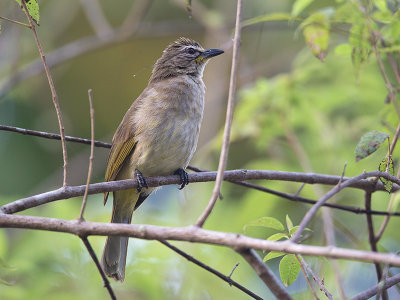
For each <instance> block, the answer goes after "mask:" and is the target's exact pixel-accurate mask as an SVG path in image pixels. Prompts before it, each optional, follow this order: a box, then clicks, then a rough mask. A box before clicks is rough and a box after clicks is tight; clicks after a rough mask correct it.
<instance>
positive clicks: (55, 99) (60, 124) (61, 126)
mask: <svg viewBox="0 0 400 300" xmlns="http://www.w3.org/2000/svg"><path fill="white" fill-rule="evenodd" d="M21 5H22V7H23V8H24V12H25V14H26V17H27V18H28V21H29V25H30V28H31V30H32V33H33V36H34V38H35V42H36V45H37V48H38V50H39V53H40V58H41V60H42V63H43V67H44V70H45V72H46V76H47V80H48V82H49V86H50V91H51V96H52V99H53V104H54V107H55V109H56V113H57V120H58V127H59V129H60V135H61V147H62V153H63V160H64V180H63V186H64V187H66V186H67V164H68V161H67V146H66V145H65V134H64V124H63V120H62V116H61V111H60V105H59V103H58V96H57V93H56V89H55V87H54V83H53V78H52V77H51V74H50V70H49V67H48V66H47V62H46V57H45V55H44V52H43V49H42V46H41V45H40V41H39V37H38V35H37V33H36V27H35V24H33V21H32V17H31V15H30V14H29V11H28V8H27V7H26V4H25V1H21Z"/></svg>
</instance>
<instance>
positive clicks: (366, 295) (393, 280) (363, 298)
mask: <svg viewBox="0 0 400 300" xmlns="http://www.w3.org/2000/svg"><path fill="white" fill-rule="evenodd" d="M399 282H400V274H396V275H394V276H392V277H390V278H387V279H386V280H385V284H384V285H383V287H382V286H381V285H380V284H377V285H375V286H373V287H371V288H369V289H368V290H366V291H364V292H362V293H359V294H358V295H357V296H355V297H353V298H351V299H350V300H367V299H370V298H371V297H373V296H375V295H376V294H377V293H378V291H379V290H380V289H381V290H382V289H384V290H387V289H389V288H391V287H392V286H394V285H395V284H398V283H399Z"/></svg>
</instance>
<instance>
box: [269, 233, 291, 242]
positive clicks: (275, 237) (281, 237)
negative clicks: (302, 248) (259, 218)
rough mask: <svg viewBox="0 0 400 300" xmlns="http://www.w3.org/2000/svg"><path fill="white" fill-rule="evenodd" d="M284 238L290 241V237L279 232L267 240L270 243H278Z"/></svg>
mask: <svg viewBox="0 0 400 300" xmlns="http://www.w3.org/2000/svg"><path fill="white" fill-rule="evenodd" d="M283 238H285V239H288V238H289V237H288V235H287V234H286V233H284V232H278V233H275V234H273V235H271V236H270V237H269V238H267V240H268V241H278V240H280V239H283Z"/></svg>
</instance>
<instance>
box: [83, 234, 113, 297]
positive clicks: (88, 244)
mask: <svg viewBox="0 0 400 300" xmlns="http://www.w3.org/2000/svg"><path fill="white" fill-rule="evenodd" d="M80 238H81V240H82V242H83V243H84V244H85V247H86V249H87V251H88V252H89V254H90V257H91V258H92V260H93V262H94V263H95V265H96V267H97V270H98V271H99V273H100V276H101V278H102V279H103V283H104V287H105V288H106V289H107V291H108V293H109V294H110V298H111V299H112V300H117V297H115V294H114V291H113V289H112V288H111V285H110V281H108V279H107V276H106V275H105V274H104V271H103V269H102V267H101V265H100V262H99V260H98V259H97V256H96V253H95V252H94V250H93V248H92V245H90V243H89V240H88V239H87V237H86V236H81V237H80Z"/></svg>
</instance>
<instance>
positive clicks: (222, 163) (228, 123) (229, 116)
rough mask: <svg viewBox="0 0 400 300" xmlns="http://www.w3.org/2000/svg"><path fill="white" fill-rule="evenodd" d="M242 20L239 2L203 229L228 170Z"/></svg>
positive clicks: (202, 221) (200, 222) (199, 220)
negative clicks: (222, 124)
mask: <svg viewBox="0 0 400 300" xmlns="http://www.w3.org/2000/svg"><path fill="white" fill-rule="evenodd" d="M241 18H242V0H237V8H236V25H235V36H234V38H233V54H232V69H231V78H230V82H229V95H228V106H227V110H226V120H225V129H224V136H223V142H222V149H221V154H220V158H219V164H218V173H217V179H216V181H215V185H214V189H213V192H212V195H211V199H210V201H209V202H208V204H207V207H206V208H205V210H204V211H203V213H202V214H201V215H200V217H199V218H198V219H197V222H196V226H199V227H202V226H203V225H204V222H205V221H206V219H207V218H208V216H209V215H210V214H211V211H212V210H213V208H214V205H215V203H216V201H217V199H218V196H219V195H220V193H221V185H222V180H223V176H224V171H225V169H226V164H227V161H228V152H229V141H230V132H231V127H232V120H233V111H234V107H235V99H236V77H237V70H238V65H239V49H240V44H241V40H240V34H241V28H240V22H241Z"/></svg>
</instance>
